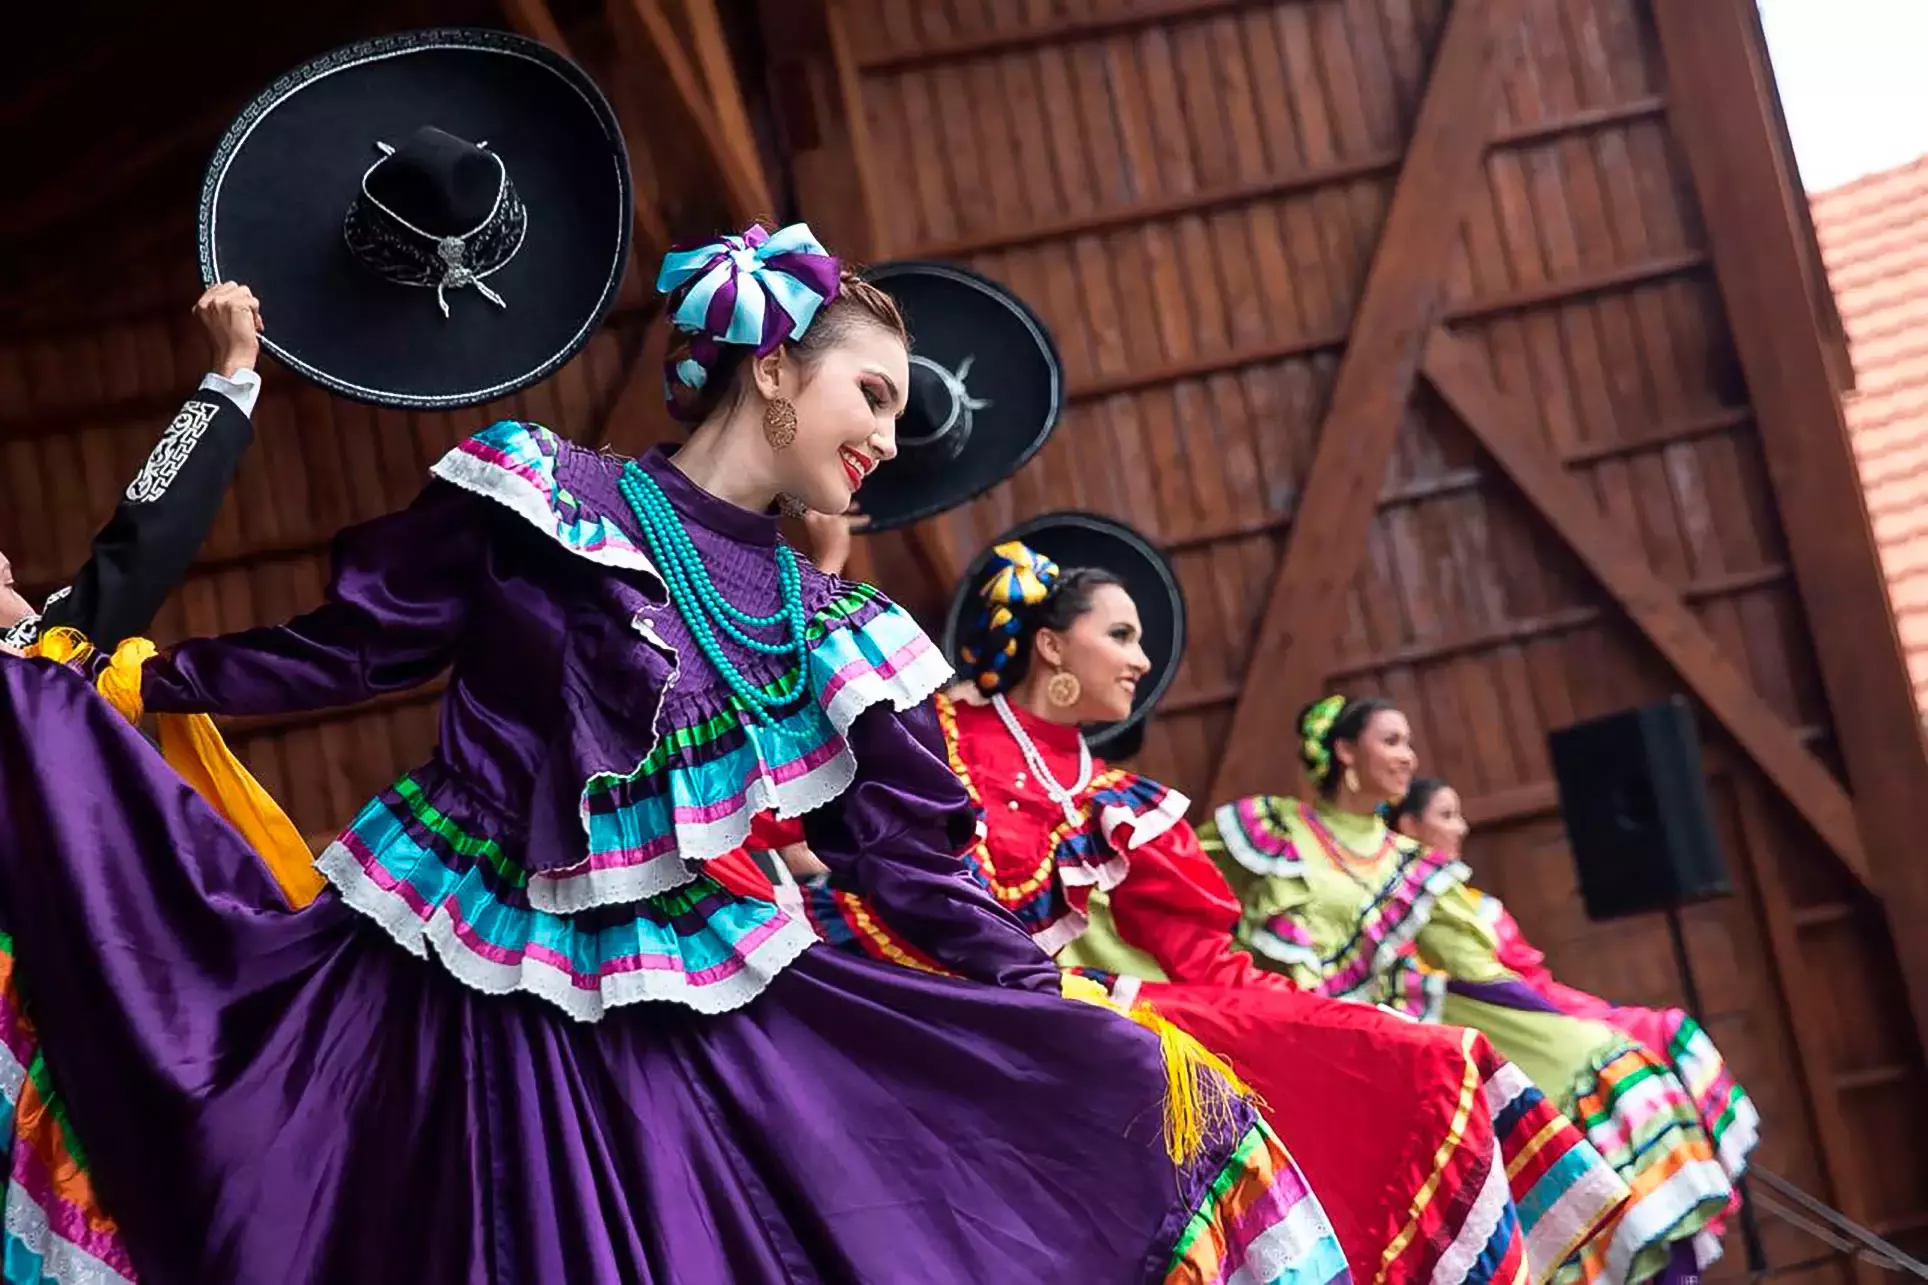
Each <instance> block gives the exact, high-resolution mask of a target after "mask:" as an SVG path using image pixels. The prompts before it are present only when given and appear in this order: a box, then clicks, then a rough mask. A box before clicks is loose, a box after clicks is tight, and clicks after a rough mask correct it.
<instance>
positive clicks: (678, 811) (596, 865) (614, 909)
mask: <svg viewBox="0 0 1928 1285" xmlns="http://www.w3.org/2000/svg"><path fill="white" fill-rule="evenodd" d="M561 452H562V443H561V442H560V439H558V438H557V437H556V435H555V434H553V433H551V432H549V431H548V430H547V429H544V428H541V427H538V426H536V425H532V424H523V423H518V422H514V421H504V422H502V423H499V424H496V425H494V426H493V427H491V428H489V429H487V430H485V431H484V432H482V433H479V434H477V435H476V436H474V437H471V438H469V439H468V440H466V441H464V442H462V443H461V444H460V445H459V446H457V447H456V448H455V449H454V450H452V451H450V452H449V453H448V455H446V456H444V457H443V459H442V460H441V461H440V462H439V463H438V464H437V465H436V466H435V470H434V471H435V475H436V476H437V477H439V478H441V479H442V480H444V481H446V482H450V483H452V484H454V485H456V486H460V487H463V488H464V489H466V490H469V491H472V492H475V493H477V494H480V495H482V496H485V497H486V498H489V499H492V500H495V501H497V502H498V503H500V504H502V505H503V506H504V507H505V508H507V509H509V510H510V511H511V512H513V513H515V514H517V515H518V516H519V517H521V518H523V519H525V520H527V521H528V522H530V523H531V524H533V525H534V526H535V527H536V528H537V529H538V530H540V531H541V532H543V533H544V534H545V535H547V536H548V537H550V538H551V539H553V540H554V541H555V542H556V543H557V544H559V545H560V546H561V547H562V548H564V549H565V550H567V551H569V552H570V553H573V554H576V555H578V556H580V557H582V558H585V559H587V560H589V561H591V562H596V563H599V564H602V565H604V566H610V567H619V568H626V569H630V570H642V571H647V572H650V573H652V574H654V567H653V566H652V565H651V564H650V561H649V558H648V556H647V555H646V553H645V551H644V550H643V549H642V548H641V547H639V545H638V544H637V543H636V542H635V541H634V540H632V539H631V537H630V536H629V535H627V534H626V533H625V531H624V530H623V528H622V527H620V526H619V525H618V524H617V523H616V522H615V520H614V519H612V518H610V517H608V516H605V515H592V514H591V513H590V512H589V510H588V509H586V508H585V507H584V506H583V505H582V504H580V503H579V502H578V501H577V499H576V497H575V496H574V495H572V494H571V493H570V492H569V490H568V488H567V487H565V486H564V485H563V484H562V482H561V481H560V478H559V473H558V457H559V455H560V454H561ZM805 637H806V641H807V643H808V647H807V650H806V652H805V660H804V664H805V666H806V669H807V677H808V680H809V681H808V683H807V685H806V687H805V689H804V693H803V694H802V695H800V696H799V698H798V699H796V700H795V701H794V702H793V703H792V704H791V706H790V707H789V708H788V709H784V710H781V711H779V714H778V717H777V718H776V720H775V721H774V723H766V722H764V721H762V720H760V719H757V718H755V717H752V716H751V715H750V714H749V713H748V712H747V711H745V710H744V709H742V708H740V707H739V702H737V701H736V699H735V698H734V697H732V698H729V701H728V703H727V704H724V705H721V706H720V707H714V708H709V709H704V710H701V711H700V712H685V714H684V715H683V720H684V722H683V725H671V726H667V727H661V728H659V729H658V731H657V734H656V737H655V740H654V742H653V743H652V744H651V746H650V748H649V750H648V751H647V753H645V754H644V755H643V756H642V759H641V761H640V762H638V763H637V764H636V765H635V767H634V768H632V769H630V770H628V771H603V772H596V773H594V774H593V775H590V776H589V777H588V779H587V780H586V781H585V782H584V784H583V788H582V791H581V796H580V800H579V809H580V817H581V822H582V825H583V830H584V833H585V835H586V849H587V856H586V857H585V858H584V859H583V860H582V861H580V862H578V863H577V864H575V865H573V866H569V867H567V868H564V869H559V870H545V871H540V872H535V873H531V872H529V871H527V870H525V869H524V868H523V867H521V866H520V865H519V864H518V863H517V862H516V861H515V860H514V859H512V858H510V857H508V856H506V855H505V854H504V852H503V851H502V849H501V847H500V846H499V844H498V843H497V842H496V841H495V839H494V838H493V837H492V836H490V835H488V834H484V833H477V832H475V830H474V828H473V827H474V824H475V823H474V822H473V821H472V820H465V821H461V822H458V820H457V819H456V818H457V816H458V815H459V816H461V817H464V818H469V817H471V816H472V813H469V812H467V811H464V810H463V809H461V808H460V807H457V808H455V809H453V810H450V809H449V808H447V807H445V806H443V804H442V802H441V801H439V800H438V799H437V798H435V797H432V796H433V795H434V792H435V789H436V788H437V787H438V784H439V783H438V782H437V781H436V780H435V779H434V777H435V774H436V769H435V767H434V766H433V765H431V767H429V768H427V769H423V771H422V772H418V773H414V774H411V775H409V776H407V777H404V778H403V779H402V780H401V781H399V782H397V783H396V785H395V786H394V787H393V788H391V789H390V790H388V791H386V792H384V793H383V794H382V795H380V796H378V797H377V798H376V799H374V800H373V801H371V802H370V803H369V804H368V805H367V806H366V807H365V808H363V809H362V811H361V813H360V814H359V815H358V816H357V817H356V818H355V820H354V821H353V822H352V823H350V825H349V826H348V828H347V829H346V830H345V831H344V832H343V833H342V834H341V836H340V837H339V838H338V839H337V841H336V842H335V843H334V844H333V845H332V846H331V847H329V848H328V850H327V851H326V852H324V853H323V854H322V856H321V857H320V858H319V859H318V861H317V865H318V867H319V869H320V870H321V872H322V873H323V874H324V875H325V876H327V878H328V879H329V880H330V881H331V882H333V883H334V884H335V885H336V887H337V888H338V889H340V891H341V893H342V896H343V899H344V900H346V901H347V902H348V903H349V904H350V905H352V906H354V907H355V908H356V909H357V910H360V911H361V912H362V913H364V914H366V915H368V916H369V917H371V918H373V919H374V920H376V921H377V922H378V923H380V924H381V925H382V926H383V927H385V928H386V929H387V930H388V931H389V932H390V933H391V934H392V935H393V936H394V937H395V939H396V940H397V941H398V942H400V943H401V944H402V945H403V946H405V947H407V948H408V949H409V950H411V951H414V952H415V953H417V954H420V955H427V954H428V953H429V952H430V951H431V950H432V951H433V952H434V954H435V956H436V957H437V959H438V960H439V961H440V962H441V963H442V964H443V965H444V966H445V967H446V968H448V969H449V971H450V972H451V973H453V974H454V975H455V976H456V977H458V978H459V979H461V980H462V981H463V982H465V983H466V984H468V985H470V986H473V987H475V988H476V989H478V990H483V991H487V992H490V993H498V994H499V993H507V992H512V991H523V992H527V993H529V994H533V995H538V996H540V997H542V998H544V999H547V1000H549V1001H550V1002H552V1003H554V1004H556V1005H558V1006H559V1007H561V1008H562V1009H563V1010H564V1011H566V1012H568V1013H569V1014H570V1015H571V1016H573V1017H577V1018H580V1019H582V1020H585V1021H594V1020H597V1019H598V1018H600V1017H601V1016H602V1015H603V1013H604V1012H606V1011H607V1010H608V1009H610V1008H612V1007H617V1006H620V1005H624V1004H633V1003H637V1002H640V1001H643V1000H667V1001H671V1002H674V1003H680V1004H685V1005H687V1006H689V1007H691V1008H694V1009H696V1010H698V1011H699V1012H706V1013H714V1012H722V1011H725V1010H727V1009H731V1008H735V1007H737V1006H738V1005H741V1004H744V1003H747V1002H748V1001H749V1000H750V999H752V998H754V997H755V996H756V995H758V994H760V993H761V992H762V991H763V989H764V987H766V986H767V985H768V984H769V982H770V980H771V979H772V978H773V977H775V976H776V975H777V973H778V972H780V971H781V970H782V969H783V968H784V967H785V966H787V965H788V964H789V963H790V962H791V961H792V960H794V959H795V958H796V957H797V955H798V954H799V953H800V952H802V951H803V950H804V949H805V948H806V947H808V946H809V945H810V944H811V943H812V942H813V941H814V940H815V939H816V938H815V935H814V934H813V933H812V932H811V930H810V926H809V925H808V924H807V923H806V922H804V921H803V920H801V919H795V918H792V917H790V916H789V915H786V914H785V913H784V912H783V911H781V910H779V909H778V908H777V907H775V906H774V905H772V904H770V903H769V902H766V901H759V900H755V899H739V898H737V897H735V896H734V895H733V894H731V893H730V892H728V891H727V890H726V889H724V888H723V887H722V886H721V885H720V884H717V883H716V882H714V881H713V880H711V879H709V878H708V877H707V876H705V875H704V874H703V873H702V871H703V863H704V862H706V861H709V860H712V859H714V858H716V857H720V856H723V855H724V854H726V853H729V852H732V851H735V850H736V849H737V848H739V847H740V846H741V845H742V844H743V843H744V841H745V840H746V838H747V837H748V835H749V829H750V821H751V818H752V817H754V816H756V815H758V814H759V813H763V812H769V813H772V814H774V815H776V816H779V817H790V816H798V815H801V814H803V813H805V812H808V811H810V810H811V809H813V808H816V807H820V806H822V805H823V804H825V803H828V802H830V801H831V800H833V799H835V798H836V797H837V796H838V795H840V794H841V793H843V791H844V790H845V789H846V788H847V787H848V786H849V785H850V782H851V781H852V780H853V779H854V778H855V775H856V770H857V764H856V758H855V755H854V754H852V752H851V749H850V746H849V743H848V742H847V740H846V739H845V733H846V732H847V731H848V730H849V728H850V725H851V724H852V723H853V722H854V721H855V720H856V718H857V716H858V715H859V714H860V713H862V712H863V711H864V710H865V709H867V708H869V707H870V706H872V705H875V704H878V703H881V702H888V703H889V704H891V705H892V706H893V707H895V708H897V709H900V710H902V709H908V708H910V707H912V706H914V705H916V704H918V703H920V702H921V701H923V700H924V699H925V698H927V697H928V696H930V694H931V693H932V692H933V691H935V690H936V689H937V687H938V686H939V685H940V684H942V683H943V682H944V681H945V680H946V679H947V678H949V676H950V672H951V670H950V666H949V664H948V663H947V662H946V661H945V660H944V658H943V656H942V655H941V654H940V653H939V652H938V650H937V648H936V647H935V646H933V645H932V643H931V641H930V639H929V638H928V637H926V636H925V634H924V632H923V631H922V630H921V629H919V628H918V627H917V624H916V622H914V621H913V620H911V618H910V617H909V616H908V615H907V614H905V613H904V612H903V611H902V610H900V609H899V608H898V607H897V606H896V605H895V604H893V603H891V602H890V600H889V599H888V598H886V597H884V595H882V594H881V593H879V592H878V591H877V590H875V589H873V588H871V587H870V586H868V585H855V586H848V585H846V586H840V588H839V591H838V593H837V595H836V596H835V597H834V598H832V599H831V600H830V601H828V602H825V603H822V604H821V605H819V606H817V608H816V609H815V610H814V611H813V612H812V614H811V617H810V620H809V623H808V625H807V626H806V630H805ZM782 682H783V679H782V678H781V677H777V678H772V679H770V680H769V684H770V686H771V687H774V686H775V685H777V684H780V683H782ZM766 690H769V688H767V687H766ZM665 721H668V720H665ZM458 802H459V799H458ZM465 825H466V826H467V827H468V828H465ZM850 931H857V929H850ZM866 931H868V930H867V929H866Z"/></svg>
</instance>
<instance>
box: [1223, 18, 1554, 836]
mask: <svg viewBox="0 0 1928 1285" xmlns="http://www.w3.org/2000/svg"><path fill="white" fill-rule="evenodd" d="M1519 25H1520V24H1519V0H1456V3H1455V4H1454V5H1453V6H1452V8H1451V9H1450V10H1449V11H1448V13H1447V16H1446V24H1445V30H1444V32H1443V33H1442V34H1441V36H1440V40H1439V46H1438V53H1437V54H1435V56H1434V58H1433V67H1432V72H1431V74H1430V75H1429V76H1428V78H1427V83H1426V92H1425V96H1424V98H1423V99H1422V100H1421V102H1420V105H1419V116H1418V120H1417V121H1416V122H1415V124H1414V126H1413V135H1412V141H1411V144H1410V145H1409V146H1408V148H1407V152H1406V163H1405V165H1404V166H1403V167H1402V168H1401V170H1400V173H1399V178H1398V180H1397V181H1396V182H1395V184H1394V186H1393V193H1392V201H1391V203H1390V205H1389V206H1388V207H1387V210H1386V221H1385V230H1384V232H1383V233H1382V234H1381V237H1380V241H1379V246H1378V249H1377V250H1376V251H1375V253H1374V255H1373V261H1372V267H1371V268H1370V270H1369V271H1368V272H1367V274H1366V283H1365V289H1364V290H1363V291H1362V292H1361V294H1360V299H1359V309H1358V312H1357V314H1356V316H1355V317H1354V318H1353V325H1352V334H1351V337H1350V339H1349V340H1348V341H1347V344H1346V352H1345V356H1344V357H1342V358H1341V359H1340V361H1339V371H1338V375H1337V378H1336V379H1335V381H1334V383H1333V389H1332V401H1331V404H1330V406H1329V407H1328V408H1327V410H1326V414H1325V419H1324V421H1323V423H1322V424H1321V425H1320V429H1319V438H1318V445H1317V446H1316V448H1315V451H1314V454H1313V458H1312V466H1311V468H1310V469H1309V470H1308V471H1307V473H1306V477H1305V481H1304V484H1303V485H1302V486H1301V487H1300V494H1301V495H1302V496H1303V499H1302V501H1301V503H1300V505H1299V514H1298V516H1299V520H1298V522H1296V523H1295V524H1294V529H1293V534H1292V538H1291V539H1290V540H1289V541H1288V542H1287V544H1286V551H1285V556H1284V558H1283V559H1282V560H1281V563H1280V567H1279V571H1278V575H1277V577H1276V578H1275V579H1274V581H1273V583H1272V589H1271V592H1270V593H1269V594H1268V595H1267V599H1266V604H1265V610H1264V613H1263V615H1262V617H1261V619H1260V624H1259V628H1258V632H1257V635H1256V637H1255V638H1254V639H1253V642H1252V647H1251V650H1250V651H1249V652H1248V653H1247V654H1248V656H1249V657H1250V659H1249V661H1248V663H1247V665H1246V677H1245V686H1244V692H1243V694H1242V695H1241V696H1240V697H1239V703H1238V708H1237V709H1236V710H1235V711H1234V712H1233V715H1232V724H1231V728H1230V731H1229V734H1228V736H1227V738H1226V742H1225V750H1224V754H1223V756H1222V757H1221V758H1220V760H1219V765H1218V772H1217V775H1216V776H1215V778H1214V779H1213V781H1212V791H1211V797H1212V798H1213V799H1231V798H1237V797H1240V796H1241V795H1246V794H1255V793H1258V792H1260V791H1263V790H1265V789H1269V788H1272V787H1274V786H1276V784H1277V778H1278V771H1279V746H1280V743H1281V742H1280V737H1281V736H1286V737H1287V739H1288V740H1289V739H1290V737H1289V734H1288V729H1290V728H1291V727H1292V726H1293V724H1294V720H1295V719H1296V717H1297V714H1298V710H1299V708H1300V707H1301V706H1302V705H1303V704H1304V702H1306V701H1307V700H1310V699H1312V698H1313V697H1314V696H1315V695H1317V693H1318V689H1319V687H1320V686H1321V684H1322V683H1323V682H1324V680H1325V674H1326V669H1327V667H1328V666H1329V665H1330V663H1331V659H1332V649H1333V644H1334V642H1335V640H1336V639H1337V638H1338V635H1339V631H1340V627H1341V625H1342V623H1343V619H1344V613H1345V602H1346V594H1347V592H1348V591H1349V590H1350V589H1351V587H1352V581H1353V576H1354V574H1355V573H1356V572H1357V570H1358V566H1359V560H1360V558H1362V557H1363V556H1364V554H1365V547H1366V536H1367V533H1368V532H1369V530H1370V528H1371V525H1372V521H1373V498H1374V497H1375V496H1376V495H1377V494H1378V493H1379V487H1380V484H1381V483H1382V481H1383V480H1384V478H1385V475H1386V466H1387V463H1388V462H1389V461H1390V459H1391V457H1392V448H1393V441H1394V439H1395V438H1396V437H1397V435H1398V432H1399V424H1400V421H1401V419H1403V418H1404V416H1405V414H1406V409H1407V402H1408V400H1409V399H1410V397H1411V395H1412V388H1413V381H1414V380H1415V379H1416V378H1417V375H1418V367H1419V356H1420V349H1421V347H1422V346H1423V345H1424V343H1425V339H1426V334H1427V332H1428V331H1429V330H1430V329H1431V327H1432V324H1433V322H1434V320H1435V319H1436V318H1437V317H1438V316H1439V314H1440V312H1441V311H1442V309H1443V308H1444V307H1445V274H1446V271H1447V267H1448V264H1449V263H1450V261H1451V257H1452V250H1453V246H1454V244H1455V242H1456V241H1457V239H1458V237H1459V226H1460V215H1461V211H1462V210H1463V209H1464V208H1465V205H1466V202H1467V201H1468V200H1469V199H1470V198H1471V196H1472V194H1473V192H1474V189H1475V187H1476V184H1477V180H1478V178H1479V175H1480V160H1481V157H1482V156H1483V155H1484V153H1485V151H1486V143H1487V139H1488V138H1489V136H1490V135H1491V134H1492V132H1493V121H1494V117H1495V115H1496V113H1497V110H1498V107H1499V102H1500V88H1501V81H1502V79H1503V75H1504V71H1505V68H1504V67H1502V66H1501V65H1500V64H1501V62H1502V49H1503V48H1504V51H1505V53H1506V54H1507V55H1508V56H1510V55H1512V54H1514V53H1516V52H1517V49H1518V39H1517V37H1518V29H1519Z"/></svg>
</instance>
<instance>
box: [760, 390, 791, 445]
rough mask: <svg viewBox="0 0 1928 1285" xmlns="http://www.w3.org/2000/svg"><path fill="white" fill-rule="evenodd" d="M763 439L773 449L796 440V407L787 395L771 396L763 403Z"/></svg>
mask: <svg viewBox="0 0 1928 1285" xmlns="http://www.w3.org/2000/svg"><path fill="white" fill-rule="evenodd" d="M763 440H764V441H766V442H768V443H769V444H770V449H771V450H775V451H780V450H782V449H784V448H785V447H786V446H788V445H790V443H792V442H794V441H796V440H797V407H796V403H794V402H792V401H791V400H790V399H789V398H788V397H772V398H771V399H770V400H769V401H768V402H767V403H766V404H765V405H764V407H763Z"/></svg>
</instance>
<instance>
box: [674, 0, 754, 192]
mask: <svg viewBox="0 0 1928 1285" xmlns="http://www.w3.org/2000/svg"><path fill="white" fill-rule="evenodd" d="M681 6H682V12H683V23H684V26H686V27H688V28H689V41H690V48H691V50H692V51H693V52H694V53H695V55H696V65H697V66H698V67H699V68H700V69H701V70H702V73H703V81H704V84H705V85H707V86H708V88H709V94H710V104H711V107H712V108H713V110H714V111H715V113H716V125H717V132H718V133H719V134H720V135H721V136H722V140H723V144H724V145H725V146H726V147H728V148H730V149H731V150H732V151H734V152H735V153H736V157H737V164H738V165H739V166H741V168H742V172H743V174H744V175H745V177H746V180H747V182H748V183H749V184H750V190H749V196H750V199H751V202H752V205H753V207H754V209H755V211H756V217H759V218H772V219H773V218H775V217H777V208H776V202H775V200H773V199H772V198H771V196H770V184H769V180H768V178H767V176H766V175H765V174H764V172H763V158H762V154H761V152H760V151H759V150H758V148H757V144H756V131H755V130H753V129H751V128H750V112H749V108H748V107H746V106H745V105H744V102H743V87H742V86H741V85H740V84H739V83H738V82H737V78H736V64H735V63H734V62H733V61H732V60H731V58H730V42H729V40H728V38H727V37H725V35H724V33H723V19H722V15H720V14H719V13H718V12H717V9H716V0H681Z"/></svg>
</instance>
